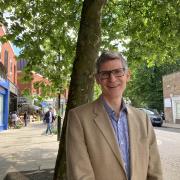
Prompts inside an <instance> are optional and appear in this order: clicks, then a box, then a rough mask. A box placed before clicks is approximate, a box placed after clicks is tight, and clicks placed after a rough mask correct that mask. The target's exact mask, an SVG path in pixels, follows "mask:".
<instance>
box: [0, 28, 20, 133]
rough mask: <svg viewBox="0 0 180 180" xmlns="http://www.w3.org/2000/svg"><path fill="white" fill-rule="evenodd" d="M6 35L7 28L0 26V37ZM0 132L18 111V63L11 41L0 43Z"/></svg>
mask: <svg viewBox="0 0 180 180" xmlns="http://www.w3.org/2000/svg"><path fill="white" fill-rule="evenodd" d="M5 34H6V28H5V27H4V26H2V25H0V37H2V36H4V35H5ZM0 63H1V68H0V69H1V71H0V130H5V129H7V128H8V114H9V112H12V111H17V95H18V90H17V71H16V67H17V62H16V57H15V53H14V50H13V47H12V45H11V43H10V42H9V41H7V42H6V43H3V44H2V43H0Z"/></svg>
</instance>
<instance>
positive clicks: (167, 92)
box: [163, 72, 180, 124]
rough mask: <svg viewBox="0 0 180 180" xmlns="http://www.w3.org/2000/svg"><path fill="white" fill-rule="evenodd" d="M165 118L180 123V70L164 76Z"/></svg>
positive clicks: (170, 121)
mask: <svg viewBox="0 0 180 180" xmlns="http://www.w3.org/2000/svg"><path fill="white" fill-rule="evenodd" d="M163 96H164V113H165V119H166V121H167V122H169V123H175V124H180V72H175V73H172V74H169V75H165V76H163Z"/></svg>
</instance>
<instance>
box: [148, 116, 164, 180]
mask: <svg viewBox="0 0 180 180" xmlns="http://www.w3.org/2000/svg"><path fill="white" fill-rule="evenodd" d="M147 122H148V135H149V165H148V174H147V180H163V176H162V169H161V160H160V155H159V151H158V146H157V141H156V135H155V132H154V129H153V126H152V124H151V121H150V120H149V119H148V117H147Z"/></svg>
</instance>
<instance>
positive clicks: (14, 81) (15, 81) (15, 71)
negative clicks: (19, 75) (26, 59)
mask: <svg viewBox="0 0 180 180" xmlns="http://www.w3.org/2000/svg"><path fill="white" fill-rule="evenodd" d="M14 83H16V65H14Z"/></svg>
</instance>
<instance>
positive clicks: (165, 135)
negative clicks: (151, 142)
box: [155, 128, 180, 180]
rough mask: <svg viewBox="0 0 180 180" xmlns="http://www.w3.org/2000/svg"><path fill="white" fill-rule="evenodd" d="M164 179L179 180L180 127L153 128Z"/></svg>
mask: <svg viewBox="0 0 180 180" xmlns="http://www.w3.org/2000/svg"><path fill="white" fill-rule="evenodd" d="M155 132H156V137H157V141H158V147H159V152H160V156H161V160H162V168H163V174H164V180H180V129H178V128H155Z"/></svg>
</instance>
